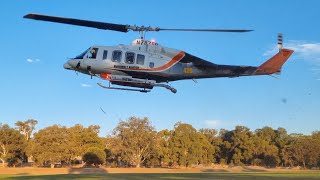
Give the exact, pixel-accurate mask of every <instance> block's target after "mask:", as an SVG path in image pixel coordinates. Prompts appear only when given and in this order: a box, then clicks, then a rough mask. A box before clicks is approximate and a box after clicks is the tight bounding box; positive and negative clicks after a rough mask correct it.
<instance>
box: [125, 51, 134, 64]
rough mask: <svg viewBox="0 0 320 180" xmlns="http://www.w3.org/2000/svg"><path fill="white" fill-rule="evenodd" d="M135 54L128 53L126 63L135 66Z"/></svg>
mask: <svg viewBox="0 0 320 180" xmlns="http://www.w3.org/2000/svg"><path fill="white" fill-rule="evenodd" d="M134 55H135V54H134V53H133V52H126V63H127V64H133V63H134Z"/></svg>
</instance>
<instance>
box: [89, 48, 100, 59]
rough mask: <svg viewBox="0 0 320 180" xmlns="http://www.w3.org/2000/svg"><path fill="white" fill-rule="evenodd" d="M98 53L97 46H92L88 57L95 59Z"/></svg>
mask: <svg viewBox="0 0 320 180" xmlns="http://www.w3.org/2000/svg"><path fill="white" fill-rule="evenodd" d="M97 54H98V48H92V49H91V50H90V52H89V58H90V59H96V58H97Z"/></svg>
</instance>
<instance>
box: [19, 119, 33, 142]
mask: <svg viewBox="0 0 320 180" xmlns="http://www.w3.org/2000/svg"><path fill="white" fill-rule="evenodd" d="M37 124H38V121H37V120H34V119H28V120H27V121H17V122H16V123H15V125H16V126H17V127H18V130H19V131H20V132H21V133H22V134H23V135H24V137H25V139H26V140H27V141H28V140H29V139H30V137H31V135H32V132H33V131H34V129H35V126H36V125H37Z"/></svg>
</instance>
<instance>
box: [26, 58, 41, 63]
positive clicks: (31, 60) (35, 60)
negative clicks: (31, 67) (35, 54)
mask: <svg viewBox="0 0 320 180" xmlns="http://www.w3.org/2000/svg"><path fill="white" fill-rule="evenodd" d="M27 62H28V63H35V62H40V59H31V58H28V59H27Z"/></svg>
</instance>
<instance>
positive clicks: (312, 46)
mask: <svg viewBox="0 0 320 180" xmlns="http://www.w3.org/2000/svg"><path fill="white" fill-rule="evenodd" d="M283 47H285V48H287V49H292V50H294V51H295V52H294V54H293V57H294V58H295V59H299V60H306V61H310V62H312V63H314V64H315V65H318V66H320V43H317V42H315V43H312V42H306V41H288V43H284V46H283ZM277 51H278V47H277V45H276V46H274V47H272V48H271V49H269V50H267V51H266V52H265V53H264V54H263V55H264V56H270V55H274V54H276V53H277Z"/></svg>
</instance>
